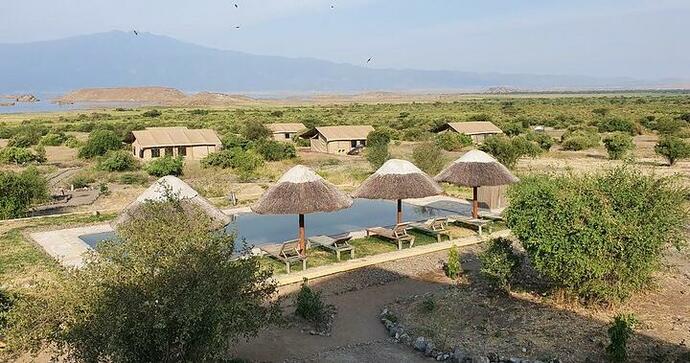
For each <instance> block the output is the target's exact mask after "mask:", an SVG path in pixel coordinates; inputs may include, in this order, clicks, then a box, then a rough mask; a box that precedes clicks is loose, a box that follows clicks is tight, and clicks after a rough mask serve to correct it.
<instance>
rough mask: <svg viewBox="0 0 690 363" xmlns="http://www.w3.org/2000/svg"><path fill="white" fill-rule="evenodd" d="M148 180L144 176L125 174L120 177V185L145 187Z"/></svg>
mask: <svg viewBox="0 0 690 363" xmlns="http://www.w3.org/2000/svg"><path fill="white" fill-rule="evenodd" d="M148 181H149V179H148V178H147V177H146V175H143V174H139V173H125V174H122V175H120V183H122V184H128V185H133V184H136V185H145V184H146V183H147V182H148Z"/></svg>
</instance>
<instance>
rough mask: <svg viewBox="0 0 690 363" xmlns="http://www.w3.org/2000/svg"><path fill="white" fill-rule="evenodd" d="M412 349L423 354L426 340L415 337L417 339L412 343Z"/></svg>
mask: <svg viewBox="0 0 690 363" xmlns="http://www.w3.org/2000/svg"><path fill="white" fill-rule="evenodd" d="M414 349H416V350H418V351H420V352H424V351H425V350H426V340H425V339H424V337H417V339H416V340H415V341H414Z"/></svg>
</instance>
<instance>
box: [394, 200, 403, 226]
mask: <svg viewBox="0 0 690 363" xmlns="http://www.w3.org/2000/svg"><path fill="white" fill-rule="evenodd" d="M395 220H396V224H400V223H402V199H398V213H397V214H396V217H395Z"/></svg>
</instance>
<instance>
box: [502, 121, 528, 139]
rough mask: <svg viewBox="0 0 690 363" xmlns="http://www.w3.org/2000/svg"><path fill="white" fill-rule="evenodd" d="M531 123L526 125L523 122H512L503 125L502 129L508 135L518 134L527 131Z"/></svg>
mask: <svg viewBox="0 0 690 363" xmlns="http://www.w3.org/2000/svg"><path fill="white" fill-rule="evenodd" d="M528 128H529V125H527V126H525V125H524V124H523V123H522V122H519V121H518V122H510V123H506V124H503V125H501V130H503V133H504V134H506V135H507V136H517V135H520V134H522V133H524V132H525V131H527V130H528Z"/></svg>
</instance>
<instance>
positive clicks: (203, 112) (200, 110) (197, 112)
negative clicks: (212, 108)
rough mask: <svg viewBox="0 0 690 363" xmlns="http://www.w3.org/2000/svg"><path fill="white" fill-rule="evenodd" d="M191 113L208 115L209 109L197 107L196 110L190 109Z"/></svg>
mask: <svg viewBox="0 0 690 363" xmlns="http://www.w3.org/2000/svg"><path fill="white" fill-rule="evenodd" d="M189 114H190V115H193V116H206V115H208V110H202V109H198V108H197V109H195V110H191V111H189Z"/></svg>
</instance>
